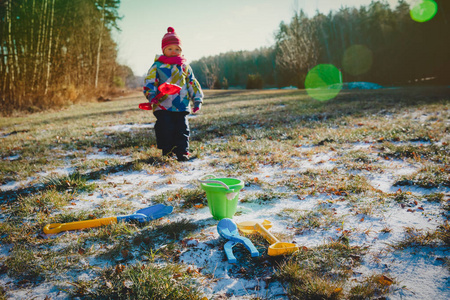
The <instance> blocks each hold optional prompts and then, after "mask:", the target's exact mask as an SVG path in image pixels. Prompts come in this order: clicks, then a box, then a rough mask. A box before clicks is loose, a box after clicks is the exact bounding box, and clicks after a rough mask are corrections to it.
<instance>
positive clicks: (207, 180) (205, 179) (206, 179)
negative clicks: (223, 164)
mask: <svg viewBox="0 0 450 300" xmlns="http://www.w3.org/2000/svg"><path fill="white" fill-rule="evenodd" d="M213 178H216V176H214V175H205V176H203V177H201V178H199V179H197V180H198V182H201V183H218V184H220V185H222V186H223V187H224V188H226V189H227V190H230V187H229V186H228V185H227V184H226V183H225V182H222V181H219V180H211V179H213Z"/></svg>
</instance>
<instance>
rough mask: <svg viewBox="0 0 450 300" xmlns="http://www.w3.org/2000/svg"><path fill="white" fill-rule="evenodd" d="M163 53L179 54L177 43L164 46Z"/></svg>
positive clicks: (167, 54)
mask: <svg viewBox="0 0 450 300" xmlns="http://www.w3.org/2000/svg"><path fill="white" fill-rule="evenodd" d="M164 55H165V56H168V57H172V56H180V55H181V48H180V47H179V46H178V45H169V46H167V47H166V48H164Z"/></svg>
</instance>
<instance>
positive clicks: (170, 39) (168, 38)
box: [161, 27, 182, 52]
mask: <svg viewBox="0 0 450 300" xmlns="http://www.w3.org/2000/svg"><path fill="white" fill-rule="evenodd" d="M169 45H178V46H179V47H180V48H182V44H181V40H180V38H179V37H178V35H177V34H176V32H175V29H173V27H169V28H167V33H166V34H165V35H164V37H163V39H162V43H161V49H162V50H163V52H164V48H166V47H167V46H169Z"/></svg>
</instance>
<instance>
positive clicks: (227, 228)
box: [217, 218, 259, 263]
mask: <svg viewBox="0 0 450 300" xmlns="http://www.w3.org/2000/svg"><path fill="white" fill-rule="evenodd" d="M217 231H218V232H219V235H220V236H221V237H223V238H224V239H227V240H229V241H228V242H226V243H225V245H224V247H223V248H224V250H225V254H226V256H227V258H228V262H230V263H236V257H235V256H234V254H233V247H234V246H235V245H237V243H242V244H244V246H245V247H246V248H247V249H248V251H250V254H251V256H252V257H256V256H259V252H258V250H256V248H255V246H253V243H252V242H251V241H250V240H249V239H248V238H246V237H243V236H240V235H239V232H238V230H237V226H236V224H235V223H234V222H233V221H231V220H230V219H228V218H225V219H222V220H220V222H219V224H217Z"/></svg>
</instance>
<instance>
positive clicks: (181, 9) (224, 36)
mask: <svg viewBox="0 0 450 300" xmlns="http://www.w3.org/2000/svg"><path fill="white" fill-rule="evenodd" d="M371 1H372V0H340V1H338V0H226V1H217V0H188V1H186V0H172V1H162V0H122V1H121V5H120V8H119V14H120V16H122V17H123V18H122V20H120V21H119V27H120V28H121V32H114V33H113V38H114V40H115V41H116V43H117V45H118V50H119V54H118V56H119V63H120V64H123V65H127V66H129V67H130V68H131V69H132V70H133V72H134V74H135V75H137V76H142V75H144V74H145V73H146V72H147V70H148V69H149V68H150V66H151V65H152V63H153V61H154V59H155V55H157V54H162V50H161V40H162V37H163V36H164V34H165V33H167V28H168V27H169V26H170V27H173V28H174V29H175V31H176V33H177V34H178V36H179V37H180V39H181V41H182V43H183V55H184V56H185V58H186V59H187V60H188V62H189V61H194V60H198V59H200V58H202V57H206V56H213V55H218V54H220V53H226V52H229V51H240V50H254V49H258V48H260V47H268V46H272V45H273V44H274V43H275V40H274V35H275V32H276V31H277V29H278V27H279V25H280V23H281V22H282V21H283V22H285V23H289V22H290V20H291V19H292V17H293V15H294V12H295V11H299V10H300V9H303V11H304V12H306V14H307V15H308V17H313V16H314V15H315V14H316V11H320V12H321V13H325V14H326V13H328V12H330V10H333V11H335V10H339V9H340V8H342V7H360V6H362V5H369V4H370V2H371ZM386 1H387V2H388V3H389V4H390V5H391V7H395V6H396V3H397V2H398V1H397V0H386ZM411 1H412V0H411ZM411 1H407V2H411Z"/></svg>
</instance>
